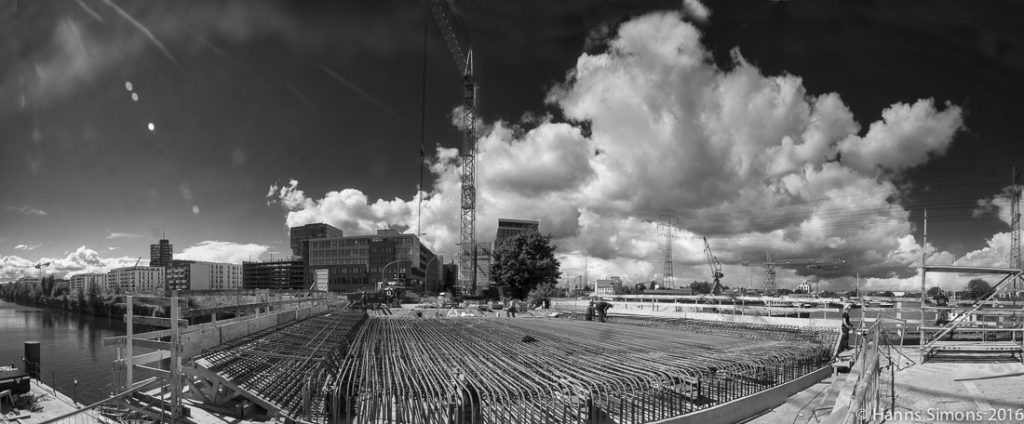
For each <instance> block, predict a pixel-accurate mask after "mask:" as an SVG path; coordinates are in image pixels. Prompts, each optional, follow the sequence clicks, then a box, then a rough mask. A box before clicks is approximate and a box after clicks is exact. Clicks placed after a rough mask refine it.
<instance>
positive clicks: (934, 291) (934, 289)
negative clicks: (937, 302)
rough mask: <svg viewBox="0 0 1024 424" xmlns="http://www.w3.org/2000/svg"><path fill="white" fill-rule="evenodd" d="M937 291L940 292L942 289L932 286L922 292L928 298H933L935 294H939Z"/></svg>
mask: <svg viewBox="0 0 1024 424" xmlns="http://www.w3.org/2000/svg"><path fill="white" fill-rule="evenodd" d="M939 293H942V289H940V288H938V287H932V288H930V289H928V291H927V292H925V293H924V294H925V295H927V296H928V297H929V298H931V299H934V298H935V296H938V295H939Z"/></svg>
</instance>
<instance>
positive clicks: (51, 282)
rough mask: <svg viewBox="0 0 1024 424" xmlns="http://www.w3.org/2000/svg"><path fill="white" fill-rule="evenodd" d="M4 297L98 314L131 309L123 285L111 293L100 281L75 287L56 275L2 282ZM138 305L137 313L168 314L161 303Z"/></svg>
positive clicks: (117, 313)
mask: <svg viewBox="0 0 1024 424" xmlns="http://www.w3.org/2000/svg"><path fill="white" fill-rule="evenodd" d="M0 299H3V300H6V301H8V302H13V303H17V304H19V305H26V306H39V307H45V308H53V309H61V310H65V311H70V312H77V313H81V314H86V315H93V316H97V317H111V318H121V317H123V316H124V314H125V311H126V310H127V308H126V306H125V298H124V296H123V294H122V292H121V290H120V288H116V289H115V290H113V291H112V292H110V293H108V292H107V291H106V290H105V289H104V288H103V287H100V286H99V285H98V284H90V285H89V286H88V287H85V288H84V289H82V290H72V289H71V288H70V287H68V284H67V283H66V282H62V281H58V280H57V279H56V278H55V277H54V276H53V275H48V276H45V277H43V278H41V279H40V280H39V281H17V282H13V283H8V284H3V285H0ZM135 308H136V309H135V314H141V313H144V314H147V315H155V316H164V317H166V316H168V314H167V311H166V310H165V308H161V307H158V306H153V305H136V306H135ZM140 308H142V310H141V311H140Z"/></svg>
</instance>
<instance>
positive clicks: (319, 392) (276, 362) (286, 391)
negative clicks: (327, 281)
mask: <svg viewBox="0 0 1024 424" xmlns="http://www.w3.org/2000/svg"><path fill="white" fill-rule="evenodd" d="M364 320H365V315H363V313H362V312H342V313H331V314H326V315H320V316H316V317H311V318H309V319H306V320H302V321H299V322H296V323H294V324H292V325H289V326H286V327H284V328H273V329H269V330H266V331H262V332H259V333H255V334H252V335H249V336H246V337H244V338H241V339H239V340H237V341H233V342H231V343H226V344H223V345H220V346H218V347H217V348H215V349H214V350H211V351H208V352H205V353H203V354H202V355H200V356H197V357H196V359H197V363H202V364H204V365H206V367H207V368H208V369H209V370H210V371H213V372H215V373H217V374H219V375H220V376H222V377H224V378H225V379H227V380H229V381H231V382H232V383H234V384H237V385H238V386H239V387H241V388H243V389H245V390H248V391H251V392H254V393H258V394H259V396H261V397H262V398H264V399H266V400H268V401H270V402H272V403H274V404H275V405H277V406H278V407H280V408H281V410H282V411H284V413H285V414H287V415H289V416H293V417H300V416H303V415H308V411H311V410H323V408H324V406H323V393H324V391H323V387H324V384H325V383H326V381H327V380H328V377H329V375H330V374H329V373H328V366H330V364H333V363H336V362H337V358H334V359H333V360H330V358H332V357H334V356H337V355H339V354H343V353H344V352H346V351H347V350H348V345H349V344H350V343H351V341H352V337H353V336H354V333H355V332H354V331H353V330H354V329H356V328H358V327H359V326H360V325H361V324H362V322H363V321H364ZM307 402H308V403H307ZM304 403H306V405H304Z"/></svg>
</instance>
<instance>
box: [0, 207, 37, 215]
mask: <svg viewBox="0 0 1024 424" xmlns="http://www.w3.org/2000/svg"><path fill="white" fill-rule="evenodd" d="M6 209H7V210H9V211H14V212H18V213H20V214H22V215H40V216H46V211H44V210H40V209H36V208H33V207H31V206H29V205H21V206H8V207H7V208H6Z"/></svg>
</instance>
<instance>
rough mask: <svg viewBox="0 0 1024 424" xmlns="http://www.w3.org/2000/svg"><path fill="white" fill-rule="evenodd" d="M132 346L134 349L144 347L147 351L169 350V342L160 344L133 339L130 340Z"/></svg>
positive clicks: (153, 341)
mask: <svg viewBox="0 0 1024 424" xmlns="http://www.w3.org/2000/svg"><path fill="white" fill-rule="evenodd" d="M132 344H133V345H135V346H136V347H145V348H149V349H158V350H171V342H161V341H159V340H146V339H139V338H134V339H132Z"/></svg>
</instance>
